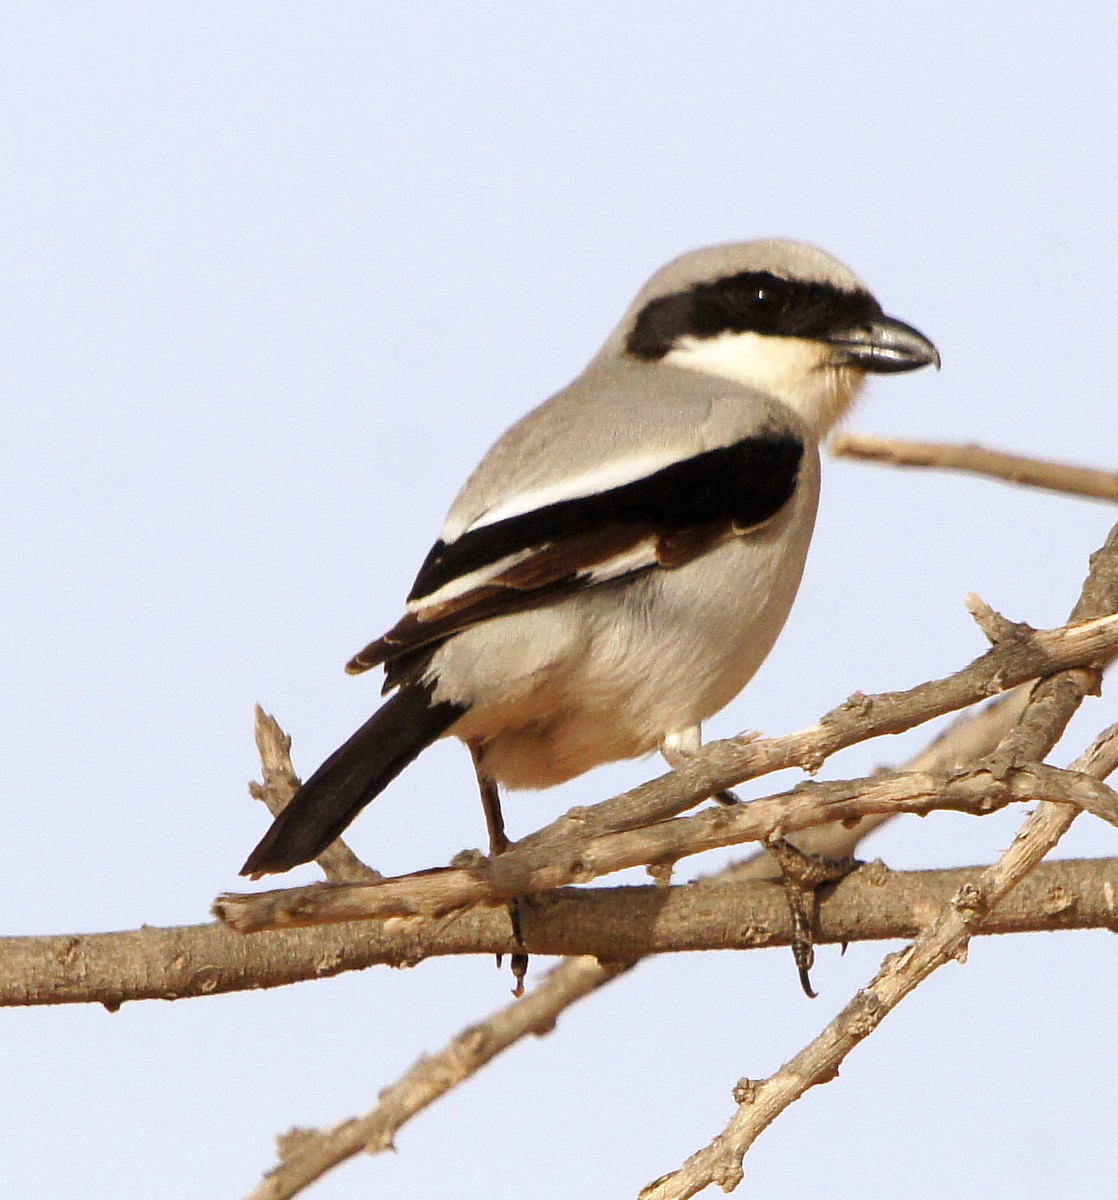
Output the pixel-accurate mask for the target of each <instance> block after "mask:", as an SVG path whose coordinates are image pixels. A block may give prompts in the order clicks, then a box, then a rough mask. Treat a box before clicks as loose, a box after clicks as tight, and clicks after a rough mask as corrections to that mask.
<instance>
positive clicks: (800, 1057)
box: [641, 526, 1118, 1200]
mask: <svg viewBox="0 0 1118 1200" xmlns="http://www.w3.org/2000/svg"><path fill="white" fill-rule="evenodd" d="M1115 608H1118V526H1116V527H1115V528H1114V529H1113V530H1111V533H1110V536H1109V537H1108V538H1107V541H1106V544H1105V545H1104V546H1103V547H1102V549H1100V550H1098V551H1096V553H1095V554H1094V555H1092V558H1091V570H1090V572H1089V573H1088V576H1087V580H1086V582H1085V583H1084V586H1083V591H1082V593H1081V595H1080V597H1079V601H1078V602H1077V604H1076V606H1075V609H1074V610H1073V612H1072V620H1082V619H1084V618H1087V617H1094V616H1098V615H1099V614H1100V613H1102V612H1113V611H1114V610H1115ZM1092 683H1096V684H1097V680H1094V679H1093V678H1092V673H1091V672H1085V671H1067V672H1064V673H1062V674H1060V675H1057V676H1054V677H1052V678H1050V679H1046V680H1045V681H1043V682H1042V683H1041V684H1039V685H1038V686H1037V687H1036V688H1035V689H1034V690H1033V694H1032V696H1031V697H1030V700H1029V702H1028V704H1027V705H1026V707H1025V709H1024V712H1023V714H1022V717H1021V719H1020V721H1019V722H1018V723H1017V725H1016V726H1015V727H1014V729H1013V730H1012V731H1011V733H1010V734H1009V735H1008V736H1007V737H1006V738H1005V739H1004V740H1003V742H1002V744H1001V746H1000V747H999V749H998V751H997V752H995V755H994V757H995V758H996V757H998V755H999V754H1000V755H1002V756H1003V757H1004V759H1005V760H1006V761H1021V756H1029V757H1031V756H1033V755H1034V754H1035V755H1036V756H1038V757H1040V756H1043V755H1044V754H1047V753H1048V751H1049V750H1050V749H1051V748H1052V746H1053V745H1054V744H1055V742H1056V741H1057V740H1058V739H1059V737H1060V735H1061V734H1062V733H1063V730H1064V728H1065V727H1066V725H1067V722H1068V720H1069V719H1070V717H1071V715H1072V713H1074V711H1075V709H1076V708H1077V707H1078V705H1079V704H1080V703H1081V702H1082V699H1083V697H1084V696H1085V695H1087V694H1088V692H1089V690H1090V688H1091V685H1092ZM1116 767H1118V726H1113V727H1111V728H1110V729H1108V730H1106V731H1105V732H1104V733H1103V734H1101V735H1100V736H1099V738H1097V739H1096V741H1095V743H1094V744H1093V745H1092V746H1091V748H1090V749H1089V750H1088V751H1087V752H1086V753H1084V754H1083V755H1081V756H1080V758H1079V759H1077V760H1076V762H1075V763H1074V764H1073V767H1072V769H1073V770H1075V771H1079V772H1082V773H1084V774H1088V775H1091V776H1092V777H1094V778H1097V779H1103V778H1105V777H1106V776H1107V775H1108V774H1110V772H1111V771H1113V770H1114V769H1115V768H1116ZM1074 819H1075V811H1074V810H1073V809H1071V808H1069V807H1067V806H1066V805H1055V804H1050V803H1042V804H1040V805H1039V806H1038V807H1037V809H1036V811H1035V812H1034V813H1033V814H1032V816H1030V817H1029V818H1028V819H1027V820H1026V822H1025V824H1024V825H1023V826H1022V828H1021V830H1020V831H1019V832H1018V834H1017V837H1016V838H1015V839H1014V842H1013V844H1012V845H1011V846H1010V848H1009V850H1007V851H1006V853H1005V854H1004V855H1003V856H1002V857H1001V858H1000V859H999V860H998V862H996V863H995V864H994V865H993V866H991V867H989V868H987V869H986V870H985V871H984V872H983V873H982V875H981V876H980V878H979V879H978V880H977V881H976V882H975V883H974V884H969V885H965V886H964V887H961V888H960V889H959V891H958V893H957V894H956V895H955V896H954V898H953V899H952V900H951V902H950V903H948V904H946V905H944V906H943V907H942V908H941V909H940V910H939V913H938V915H937V916H936V917H935V919H934V920H933V921H931V922H930V923H929V925H928V926H927V927H926V928H925V929H924V930H923V931H922V932H921V933H920V934H919V935H918V936H917V937H916V939H915V940H914V941H913V942H912V943H911V944H910V945H909V946H908V947H907V948H906V949H905V950H903V951H902V952H900V953H899V954H893V955H890V956H889V957H887V958H886V959H885V961H884V963H883V964H882V966H881V969H880V970H879V971H878V973H877V975H876V976H875V978H874V979H873V981H872V982H871V983H870V984H869V986H868V987H866V988H863V989H862V990H860V991H859V992H858V994H857V995H856V996H855V997H854V999H853V1000H852V1001H851V1002H850V1003H849V1004H847V1005H846V1007H845V1008H844V1009H843V1010H842V1012H841V1013H839V1015H838V1016H837V1017H836V1018H835V1019H834V1020H833V1021H832V1022H831V1023H830V1024H829V1025H828V1026H827V1027H826V1028H825V1029H824V1030H823V1031H822V1033H820V1034H819V1036H818V1037H816V1038H815V1039H814V1040H813V1041H812V1042H810V1043H809V1044H808V1045H807V1046H806V1047H805V1048H804V1049H803V1050H801V1051H800V1053H799V1054H797V1055H796V1056H795V1057H794V1058H792V1059H791V1060H790V1061H789V1062H787V1063H785V1064H784V1066H782V1067H781V1068H780V1070H778V1071H777V1072H776V1073H775V1074H774V1075H772V1076H770V1077H769V1078H768V1079H766V1080H763V1081H762V1082H760V1083H755V1082H754V1081H752V1080H748V1079H743V1080H742V1081H740V1082H739V1084H738V1086H737V1088H736V1089H735V1097H736V1098H737V1100H738V1103H739V1107H738V1111H737V1113H736V1114H735V1116H734V1117H733V1119H732V1120H731V1121H730V1123H729V1125H728V1126H727V1127H726V1129H725V1130H724V1131H723V1132H722V1133H720V1134H719V1135H718V1136H717V1137H716V1138H715V1139H714V1140H713V1141H712V1142H711V1143H710V1144H709V1145H708V1146H706V1147H704V1148H703V1149H702V1150H700V1151H698V1152H697V1153H695V1154H693V1155H692V1156H691V1157H690V1158H689V1159H688V1160H687V1161H686V1162H685V1163H684V1164H683V1166H682V1167H680V1168H679V1169H678V1170H677V1171H673V1172H671V1173H670V1174H668V1175H665V1176H662V1177H661V1178H660V1179H658V1180H656V1181H654V1182H653V1183H651V1184H649V1185H648V1187H646V1188H645V1189H644V1190H643V1191H642V1192H641V1200H686V1198H687V1197H689V1196H693V1195H695V1194H696V1193H697V1192H700V1191H702V1190H703V1189H704V1188H706V1187H708V1186H710V1185H711V1184H717V1185H718V1186H719V1187H721V1188H722V1190H723V1191H732V1190H733V1189H734V1188H735V1187H737V1185H738V1183H739V1182H740V1181H741V1179H742V1175H743V1170H742V1160H743V1158H744V1156H745V1154H746V1153H747V1151H748V1150H749V1147H750V1146H751V1145H752V1144H753V1142H754V1141H755V1140H756V1139H757V1137H758V1136H759V1135H760V1133H761V1132H762V1131H763V1130H765V1129H766V1128H768V1126H769V1125H770V1124H772V1122H773V1121H774V1120H775V1119H776V1118H777V1117H778V1116H779V1115H780V1113H781V1112H783V1111H784V1109H786V1108H787V1107H788V1106H789V1105H790V1104H793V1103H794V1102H795V1101H796V1100H798V1099H799V1098H800V1096H802V1095H803V1094H804V1093H805V1092H806V1091H807V1090H808V1089H809V1088H812V1087H814V1086H816V1085H817V1084H820V1083H825V1082H827V1081H829V1080H830V1079H833V1078H834V1077H835V1075H836V1074H837V1073H838V1068H839V1066H840V1064H841V1063H842V1061H843V1059H845V1057H846V1056H847V1055H848V1054H849V1053H850V1051H851V1050H853V1049H854V1047H855V1046H856V1045H857V1044H858V1043H859V1042H861V1041H862V1040H863V1039H864V1038H866V1037H868V1036H869V1034H870V1033H872V1032H873V1030H874V1029H876V1028H877V1026H878V1025H879V1024H880V1023H881V1021H882V1020H884V1018H885V1016H886V1014H888V1013H889V1012H891V1011H892V1009H893V1008H895V1007H896V1005H897V1004H899V1003H900V1002H901V1000H903V999H904V997H905V996H907V995H908V994H909V993H910V992H911V991H912V990H913V989H914V988H915V987H917V986H918V985H919V984H920V983H921V982H922V981H923V980H924V979H926V978H927V977H928V976H929V975H930V974H931V973H932V972H933V971H935V970H936V969H937V968H938V967H940V966H942V965H943V964H944V963H946V962H950V961H951V960H952V959H963V958H965V955H966V950H967V945H968V943H969V941H970V938H971V937H972V936H973V935H974V933H976V932H977V931H978V930H979V929H980V928H981V927H982V925H983V923H984V922H985V921H986V920H988V919H989V917H990V914H991V913H992V912H993V910H994V909H995V908H996V907H997V906H998V904H999V903H1000V902H1001V901H1002V900H1003V899H1004V898H1005V897H1006V896H1007V895H1008V894H1009V893H1010V892H1011V891H1012V889H1013V888H1015V887H1016V886H1017V885H1018V884H1019V883H1020V882H1021V881H1022V880H1023V879H1024V878H1025V877H1026V876H1027V875H1028V874H1029V873H1030V872H1032V871H1034V870H1035V869H1036V868H1037V865H1038V864H1039V863H1040V861H1041V859H1042V858H1043V857H1044V856H1045V855H1046V854H1047V853H1048V852H1049V851H1050V850H1051V849H1052V848H1053V847H1054V846H1055V845H1056V844H1057V842H1058V841H1059V839H1060V838H1061V837H1062V836H1063V834H1064V833H1065V832H1066V830H1067V828H1068V827H1069V826H1070V824H1071V822H1072V821H1073V820H1074Z"/></svg>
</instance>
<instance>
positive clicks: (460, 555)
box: [346, 431, 804, 684]
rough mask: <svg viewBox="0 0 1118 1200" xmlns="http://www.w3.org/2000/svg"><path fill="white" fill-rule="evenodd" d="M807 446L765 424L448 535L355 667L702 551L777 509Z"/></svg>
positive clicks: (784, 501) (349, 667) (391, 658)
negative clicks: (607, 483)
mask: <svg viewBox="0 0 1118 1200" xmlns="http://www.w3.org/2000/svg"><path fill="white" fill-rule="evenodd" d="M803 452H804V446H803V442H802V441H801V440H800V439H799V438H798V437H796V436H795V435H793V434H791V433H788V432H786V431H780V432H776V431H773V432H770V433H762V434H758V435H755V436H753V437H748V438H743V439H742V440H741V441H738V442H735V443H733V444H732V445H729V446H722V447H719V448H718V449H715V450H707V451H704V452H702V453H700V454H696V455H694V456H693V457H691V458H686V459H682V460H681V461H679V462H675V463H671V464H670V465H669V466H666V467H663V468H661V469H660V470H658V471H653V472H652V473H651V474H649V475H645V476H643V477H642V478H640V479H636V480H633V481H632V482H631V483H625V484H622V485H620V486H618V487H614V488H609V489H608V490H606V491H602V492H597V493H594V494H592V495H588V496H578V497H575V498H573V499H570V500H560V501H557V502H555V503H554V504H547V505H544V506H542V507H541V508H537V509H534V510H533V511H531V512H526V513H521V514H518V515H516V516H512V517H507V518H505V519H504V520H500V521H494V522H492V523H491V524H489V525H481V526H477V527H474V528H472V529H468V530H466V532H465V533H463V534H462V535H461V536H460V537H458V538H456V539H455V540H454V541H452V542H443V541H438V542H436V543H435V545H434V546H433V547H432V549H431V552H430V554H428V555H427V558H426V560H425V561H424V563H423V566H422V567H420V569H419V574H418V575H417V576H416V580H415V584H414V586H413V587H412V590H411V594H410V595H409V596H408V601H409V604H410V605H412V611H411V612H409V613H408V614H407V616H405V617H404V618H403V619H402V620H400V621H399V622H398V623H397V624H396V625H395V626H393V628H392V629H390V630H389V631H388V633H386V634H385V635H384V636H383V637H381V638H378V639H377V640H376V641H375V642H371V643H370V644H369V645H368V646H366V647H365V649H364V650H362V651H361V652H360V653H359V654H357V655H355V656H354V658H353V659H351V661H350V662H349V663H348V664H347V666H346V670H347V671H349V672H350V673H352V674H356V673H358V672H360V671H365V670H368V669H369V668H370V667H374V666H378V665H379V664H380V663H389V664H392V663H393V662H394V661H396V660H398V659H400V658H402V657H404V656H409V657H410V656H412V655H413V654H414V653H415V652H416V651H418V650H421V649H422V648H424V647H430V646H433V645H435V644H437V643H439V642H442V641H444V640H445V639H446V638H448V637H449V636H451V635H452V634H454V633H457V632H458V631H459V630H461V629H465V628H467V627H468V626H470V625H475V624H477V623H478V622H479V621H485V620H488V619H489V618H491V617H495V616H501V615H504V614H506V613H511V612H519V611H523V610H524V609H526V608H531V607H534V606H535V605H536V604H538V603H539V602H540V601H541V600H542V599H544V598H551V597H553V596H555V595H557V594H562V593H567V592H571V591H576V590H579V589H581V588H585V587H591V586H594V585H596V584H601V583H605V582H608V581H610V580H615V579H619V578H622V577H625V576H629V575H633V574H635V573H638V572H641V571H647V570H650V569H651V568H654V567H666V568H671V567H677V566H680V565H682V564H683V563H685V562H690V561H691V560H692V559H694V558H697V557H698V556H699V555H701V554H704V553H706V552H707V551H708V550H710V549H712V548H713V547H714V546H717V545H720V544H721V543H722V542H725V541H727V540H729V539H730V538H733V537H739V536H741V535H742V534H745V533H748V532H750V531H751V530H753V529H756V528H758V527H759V526H761V525H764V524H765V523H766V522H767V521H769V520H771V519H772V518H773V517H774V516H776V514H777V513H778V512H780V510H781V509H782V508H783V507H784V505H785V504H787V503H788V501H789V499H791V496H792V493H793V491H794V490H795V487H796V479H797V477H798V475H799V469H800V462H801V460H802V458H803ZM458 582H461V583H463V584H464V586H463V587H460V588H455V587H454V586H452V585H454V584H455V583H458ZM444 590H445V596H444V597H443V598H440V596H439V593H440V592H441V591H444ZM392 682H393V680H392V677H391V672H390V678H389V683H390V684H391V683H392Z"/></svg>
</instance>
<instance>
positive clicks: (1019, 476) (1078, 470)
mask: <svg viewBox="0 0 1118 1200" xmlns="http://www.w3.org/2000/svg"><path fill="white" fill-rule="evenodd" d="M828 449H829V450H830V452H831V453H832V454H833V455H834V456H835V458H854V459H858V460H859V461H861V462H874V463H885V464H887V465H889V466H894V467H932V468H935V469H937V470H946V471H964V472H966V473H967V474H970V475H984V476H987V477H988V478H992V479H1000V480H1003V481H1004V482H1006V483H1019V484H1024V485H1025V486H1026V487H1035V488H1044V489H1045V490H1047V491H1053V492H1063V493H1065V494H1067V495H1073V496H1089V497H1090V498H1091V499H1094V500H1110V501H1115V500H1118V474H1116V473H1115V472H1113V471H1098V470H1095V469H1093V468H1090V467H1078V466H1072V465H1071V464H1069V463H1060V462H1052V461H1051V460H1049V459H1043V458H1027V457H1025V456H1023V455H1020V454H1006V453H1005V452H1004V451H1001V450H988V449H986V447H984V446H976V445H960V444H958V443H951V442H911V441H905V440H903V439H901V438H885V437H876V436H874V435H872V434H867V433H840V434H838V436H836V437H834V438H832V439H831V442H830V444H829V446H828Z"/></svg>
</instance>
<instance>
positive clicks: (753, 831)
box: [215, 763, 1118, 950]
mask: <svg viewBox="0 0 1118 1200" xmlns="http://www.w3.org/2000/svg"><path fill="white" fill-rule="evenodd" d="M1035 800H1046V801H1049V802H1052V803H1058V804H1063V805H1071V806H1073V807H1074V809H1075V811H1078V810H1079V809H1085V810H1087V811H1089V812H1092V813H1094V815H1096V816H1099V817H1101V818H1102V819H1104V820H1106V821H1109V822H1110V823H1111V824H1115V825H1118V795H1115V793H1114V792H1113V791H1111V789H1110V788H1108V787H1107V786H1106V785H1105V784H1103V783H1100V782H1099V781H1097V780H1094V779H1091V778H1090V777H1089V776H1086V775H1082V774H1073V773H1071V772H1068V771H1062V770H1060V769H1059V768H1057V767H1047V766H1040V765H1032V766H1022V767H1008V768H1005V767H1001V766H995V767H991V766H985V765H983V764H981V763H980V764H977V765H976V766H975V768H974V769H972V770H970V771H967V772H958V773H954V774H950V775H935V774H930V773H917V772H892V773H883V774H879V775H875V776H873V777H872V778H870V779H854V780H829V781H827V782H826V783H814V782H806V783H801V784H800V785H799V786H797V787H795V788H793V789H792V790H791V791H788V792H782V793H780V794H778V795H775V796H766V797H762V798H760V799H756V800H752V801H750V802H749V803H748V804H741V805H734V806H732V807H718V808H709V809H705V810H704V811H702V812H700V813H697V814H695V815H694V816H690V817H677V818H675V819H673V820H670V821H660V822H658V823H657V824H655V825H651V826H649V827H648V828H646V829H632V830H628V831H626V832H624V833H613V834H606V835H605V836H604V837H600V838H593V839H591V840H589V841H586V842H580V843H579V844H578V845H576V846H573V847H564V848H561V849H560V848H557V849H556V851H555V856H554V858H553V859H552V860H551V861H550V862H544V863H541V862H540V861H539V859H538V856H537V855H536V854H531V855H524V854H523V853H522V852H521V851H520V850H519V848H518V847H516V846H514V847H513V848H512V849H510V850H507V851H506V852H505V853H504V854H502V855H500V856H499V857H496V858H494V859H491V860H486V859H481V860H479V861H478V862H476V863H472V864H471V865H470V866H468V867H458V868H454V867H451V868H446V869H444V870H435V871H420V872H417V873H416V874H413V875H404V876H400V877H397V878H394V879H386V880H384V881H383V882H381V883H377V884H348V885H347V884H339V885H333V886H326V885H321V884H313V885H311V886H309V887H302V888H281V889H276V890H274V891H270V892H257V893H254V894H252V895H227V896H223V897H221V898H219V900H218V901H217V904H216V905H215V911H216V913H217V915H218V916H219V917H220V918H221V919H222V920H223V921H225V922H226V923H227V924H229V925H231V926H232V927H233V928H234V929H236V930H237V931H238V932H241V933H250V932H256V931H259V930H263V929H284V928H288V927H290V926H303V925H318V924H330V923H334V922H342V921H357V920H378V919H383V918H387V917H406V916H428V917H437V916H441V915H444V914H446V913H449V912H452V911H454V910H455V909H459V908H465V907H468V906H471V905H477V904H484V905H495V904H500V903H501V902H502V901H504V900H507V899H508V898H509V897H513V896H521V897H523V896H528V895H532V894H533V893H536V892H545V891H548V890H551V889H553V888H557V887H563V886H567V885H569V884H575V883H587V882H589V881H590V880H592V879H595V878H597V877H599V876H602V875H608V874H611V873H612V872H614V871H620V870H624V869H625V868H627V867H636V866H645V865H648V864H654V863H664V862H673V863H674V862H677V861H678V860H680V859H682V858H686V857H688V856H690V855H693V854H700V853H702V852H704V851H706V850H714V849H718V848H720V847H723V846H734V845H740V844H741V843H743V842H769V841H771V840H772V839H773V838H778V837H783V836H784V835H785V834H789V833H796V832H797V831H799V830H803V829H808V828H810V827H812V826H814V825H823V824H827V823H829V822H834V821H857V820H860V819H861V818H862V817H865V816H867V815H871V814H875V813H899V812H906V813H919V814H921V815H924V814H927V813H930V812H936V811H941V810H950V811H955V812H966V813H971V814H972V815H975V816H984V815H986V814H988V813H991V812H995V811H997V810H998V809H1000V808H1004V807H1005V806H1006V805H1007V804H1012V803H1015V802H1019V801H1035ZM525 944H526V945H527V947H528V949H529V950H536V949H538V948H537V947H536V946H534V945H533V943H532V939H531V936H530V932H528V931H525Z"/></svg>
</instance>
